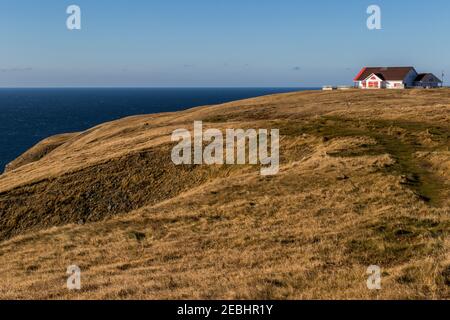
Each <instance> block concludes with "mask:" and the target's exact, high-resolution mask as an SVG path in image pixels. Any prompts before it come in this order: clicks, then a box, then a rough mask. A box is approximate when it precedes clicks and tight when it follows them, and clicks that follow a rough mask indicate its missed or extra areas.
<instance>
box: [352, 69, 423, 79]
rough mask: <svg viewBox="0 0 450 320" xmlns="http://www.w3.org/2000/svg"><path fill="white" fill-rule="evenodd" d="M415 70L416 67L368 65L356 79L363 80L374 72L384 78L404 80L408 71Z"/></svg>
mask: <svg viewBox="0 0 450 320" xmlns="http://www.w3.org/2000/svg"><path fill="white" fill-rule="evenodd" d="M411 70H414V71H416V70H415V69H414V67H388V68H386V67H368V68H363V69H362V70H361V71H360V72H359V73H358V75H357V76H356V78H355V79H354V81H363V80H365V79H367V78H368V77H369V76H370V75H371V74H372V73H374V74H376V75H377V76H378V77H380V78H381V79H384V80H388V81H393V80H398V81H400V80H404V79H405V78H406V76H407V75H408V73H409V72H410V71H411Z"/></svg>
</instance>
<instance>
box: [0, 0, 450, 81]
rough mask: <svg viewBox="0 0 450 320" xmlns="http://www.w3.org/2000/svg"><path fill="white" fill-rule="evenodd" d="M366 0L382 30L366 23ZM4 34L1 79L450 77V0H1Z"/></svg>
mask: <svg viewBox="0 0 450 320" xmlns="http://www.w3.org/2000/svg"><path fill="white" fill-rule="evenodd" d="M71 4H76V5H78V6H80V7H81V12H82V29H81V30H76V31H69V30H68V29H67V27H66V19H67V17H68V14H66V8H67V7H68V6H69V5H71ZM371 4H376V5H379V6H380V7H381V10H382V11H381V12H382V30H372V31H371V30H369V29H368V28H367V26H366V20H367V18H368V16H369V15H368V14H367V13H366V10H367V7H368V6H369V5H371ZM0 40H1V42H0V86H1V87H11V86H12V87H45V86H52V87H54V86H95V87H98V86H149V87H180V86H181V87H211V86H212V87H250V86H251V87H254V86H256V87H273V86H276V87H283V86H295V87H304V86H321V85H325V84H335V85H338V84H350V83H351V82H352V79H353V77H354V76H355V74H356V73H357V72H358V70H359V69H360V68H361V67H362V66H365V65H372V66H389V65H402V66H403V65H412V66H415V67H416V68H417V70H418V71H419V72H421V71H429V72H434V73H435V74H436V75H438V76H440V74H441V71H442V70H446V71H447V73H448V75H449V76H450V1H448V0H432V1H423V0H409V1H404V0H395V1H393V0H371V1H366V0H345V1H337V0H314V1H302V0H270V1H269V0H71V1H66V0H39V1H36V0H0Z"/></svg>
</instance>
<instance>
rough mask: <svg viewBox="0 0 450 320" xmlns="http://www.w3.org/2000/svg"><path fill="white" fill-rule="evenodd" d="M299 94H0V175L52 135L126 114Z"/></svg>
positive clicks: (210, 91)
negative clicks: (263, 96) (25, 153)
mask: <svg viewBox="0 0 450 320" xmlns="http://www.w3.org/2000/svg"><path fill="white" fill-rule="evenodd" d="M310 89H313V88H310ZM299 90H307V89H306V88H303V89H295V88H245V89H244V88H239V89H231V88H223V89H217V88H214V89H213V88H208V89H0V150H1V153H0V171H3V168H4V166H5V165H6V164H7V163H8V162H10V161H11V160H13V159H15V158H16V157H17V156H18V155H20V154H22V153H23V152H24V151H26V150H27V149H28V148H30V147H32V146H33V145H34V144H36V143H37V142H39V141H40V140H42V139H44V138H46V137H48V136H51V135H54V134H59V133H65V132H74V131H81V130H86V129H88V128H90V127H92V126H95V125H97V124H100V123H102V122H105V121H110V120H115V119H119V118H122V117H125V116H130V115H136V114H148V113H156V112H165V111H177V110H183V109H187V108H190V107H194V106H199V105H207V104H217V103H223V102H228V101H233V100H238V99H244V98H250V97H256V96H262V95H267V94H273V93H283V92H290V91H299Z"/></svg>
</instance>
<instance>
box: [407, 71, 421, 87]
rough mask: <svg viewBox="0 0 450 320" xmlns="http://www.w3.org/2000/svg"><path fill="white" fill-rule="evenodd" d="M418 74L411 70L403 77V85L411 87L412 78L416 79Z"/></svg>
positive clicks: (412, 84)
mask: <svg viewBox="0 0 450 320" xmlns="http://www.w3.org/2000/svg"><path fill="white" fill-rule="evenodd" d="M418 75H419V74H418V73H417V72H416V71H414V70H411V71H410V72H409V73H408V75H407V76H406V77H405V79H404V83H405V86H406V87H413V86H414V80H416V78H417V76H418Z"/></svg>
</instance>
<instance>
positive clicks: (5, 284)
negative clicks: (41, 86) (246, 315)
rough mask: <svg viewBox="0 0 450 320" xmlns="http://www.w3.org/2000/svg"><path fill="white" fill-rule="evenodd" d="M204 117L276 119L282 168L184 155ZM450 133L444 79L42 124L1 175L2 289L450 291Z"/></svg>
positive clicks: (293, 293)
mask: <svg viewBox="0 0 450 320" xmlns="http://www.w3.org/2000/svg"><path fill="white" fill-rule="evenodd" d="M194 120H203V121H204V125H205V126H206V127H215V128H221V129H225V128H228V127H230V128H279V129H280V134H281V150H280V157H281V171H280V174H278V175H276V176H272V177H262V176H260V175H259V168H257V167H254V166H180V167H176V166H174V165H173V164H172V163H171V161H170V150H171V146H172V143H171V142H170V134H171V132H172V131H173V130H174V129H178V128H192V125H193V121H194ZM449 135H450V90H445V89H443V90H411V91H373V92H362V91H356V90H355V91H353V90H352V91H345V92H301V93H289V94H281V95H274V96H267V97H261V98H254V99H248V100H243V101H236V102H232V103H227V104H223V105H218V106H209V107H199V108H194V109H190V110H187V111H183V112H177V113H168V114H158V115H144V116H136V117H129V118H125V119H122V120H119V121H115V122H111V123H106V124H102V125H100V126H97V127H95V128H92V129H90V130H88V131H86V132H82V133H78V134H71V135H68V136H60V137H57V138H50V139H47V140H45V141H43V142H42V143H41V144H39V145H37V146H35V147H34V148H33V149H32V150H30V152H28V153H25V154H24V156H22V157H21V158H19V159H18V160H17V161H15V162H14V164H13V165H12V166H10V167H9V170H8V172H7V173H5V174H4V175H2V176H0V269H1V270H2V273H1V274H0V283H1V285H0V298H28V299H29V298H39V299H61V298H67V299H81V298H88V299H98V298H106V299H131V298H138V299H146V298H150V299H154V298H159V299H161V298H162V299H167V298H207V299H208V298H216V299H217V298H225V299H228V298H244V299H298V298H314V299H318V298H331V299H336V298H352V299H354V298H362V299H370V298H381V299H388V298H394V299H398V298H411V299H422V298H434V299H438V298H441V299H442V298H450V296H449V285H450V255H449V237H448V235H449V230H450V217H449V213H450V206H449V204H450V200H449V199H450V197H449V194H450V186H449V181H450V179H449V178H450V152H449V145H450V141H449ZM73 264H76V265H78V266H80V268H81V270H82V290H81V291H79V292H71V291H68V290H67V289H66V287H65V284H66V279H67V275H66V274H65V272H66V269H67V267H68V266H69V265H73ZM372 264H376V265H379V266H380V267H381V268H382V270H383V278H382V290H380V291H370V290H368V289H367V287H366V279H367V275H366V274H365V272H366V269H367V267H368V266H369V265H372Z"/></svg>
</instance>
